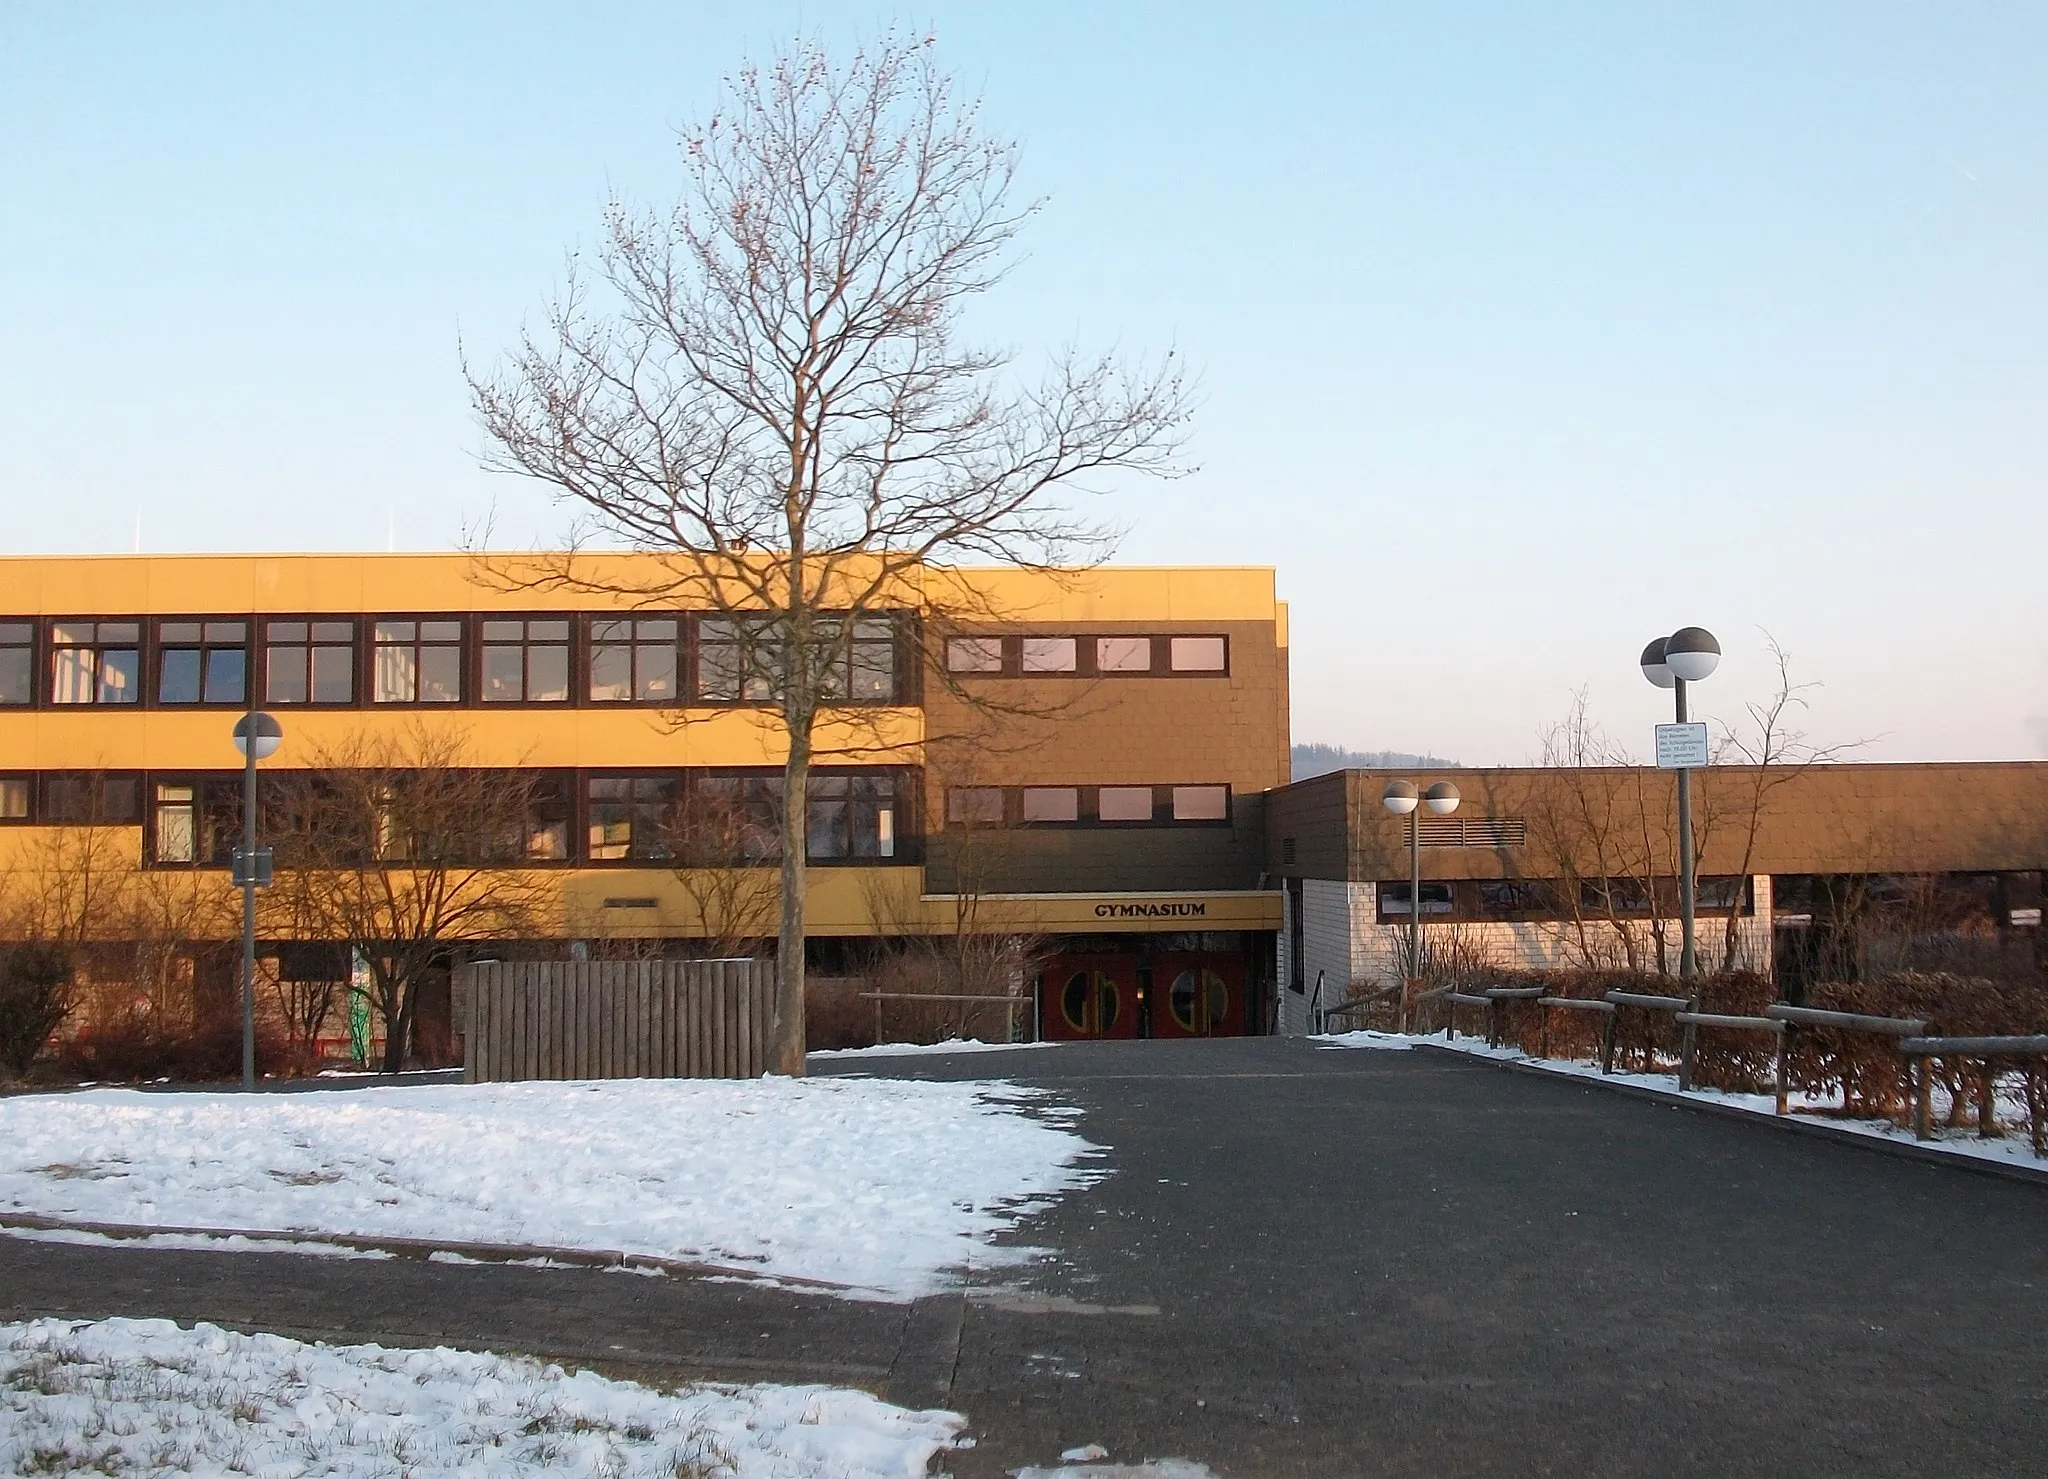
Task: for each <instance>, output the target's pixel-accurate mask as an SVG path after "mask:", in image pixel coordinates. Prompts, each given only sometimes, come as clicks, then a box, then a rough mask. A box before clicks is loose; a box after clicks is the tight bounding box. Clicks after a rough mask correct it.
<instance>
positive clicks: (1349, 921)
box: [1280, 874, 1771, 1036]
mask: <svg viewBox="0 0 2048 1479" xmlns="http://www.w3.org/2000/svg"><path fill="white" fill-rule="evenodd" d="M1753 884H1754V887H1755V891H1756V913H1755V914H1754V915H1752V916H1750V917H1748V918H1745V919H1744V920H1743V921H1742V922H1741V924H1740V925H1739V926H1738V928H1737V938H1738V940H1739V941H1740V944H1739V947H1738V949H1739V953H1740V956H1741V958H1740V959H1739V960H1738V962H1737V963H1738V964H1739V965H1742V966H1746V967H1748V968H1749V969H1751V970H1757V971H1762V972H1764V973H1766V974H1768V973H1769V972H1770V969H1771V880H1770V876H1769V875H1768V874H1759V875H1757V876H1756V878H1755V879H1754V880H1753ZM1376 902H1377V901H1376V899H1375V897H1374V894H1373V885H1371V884H1370V883H1339V882H1333V881H1331V880H1327V879H1320V878H1310V879H1305V880H1303V883H1302V936H1303V938H1302V966H1303V969H1302V975H1301V979H1302V985H1303V988H1304V989H1303V991H1302V994H1300V995H1296V994H1295V993H1294V992H1292V991H1288V990H1285V989H1283V990H1282V991H1281V993H1280V1031H1281V1032H1282V1033H1284V1034H1287V1035H1289V1036H1298V1035H1300V1034H1302V1033H1305V1032H1308V1031H1309V1030H1311V1029H1310V1023H1309V1005H1310V1003H1311V1002H1313V1001H1314V1000H1315V987H1316V972H1317V971H1321V972H1322V973H1323V995H1322V1005H1323V1006H1324V1007H1328V1006H1330V1005H1331V1004H1333V1003H1335V1002H1339V1001H1342V1000H1343V999H1344V997H1345V996H1346V995H1347V987H1349V986H1350V985H1351V984H1353V983H1357V984H1359V985H1372V986H1390V985H1392V984H1393V983H1394V982H1396V981H1398V980H1399V979H1400V978H1401V961H1402V954H1403V947H1404V945H1405V943H1406V940H1407V933H1408V931H1407V926H1406V924H1398V923H1397V924H1386V925H1383V924H1380V923H1378V922H1377V920H1376V919H1375V917H1374V915H1375V911H1376ZM1721 927H1722V926H1721V921H1720V920H1719V919H1702V920H1701V921H1700V925H1699V951H1700V958H1701V961H1702V963H1703V964H1707V965H1713V964H1716V963H1718V962H1719V960H1720V957H1721ZM1444 928H1447V926H1444V925H1431V924H1430V923H1429V921H1428V918H1427V916H1425V917H1424V921H1423V929H1424V931H1425V933H1427V932H1429V931H1431V930H1441V929H1444ZM1456 928H1457V929H1458V930H1459V932H1460V934H1461V935H1462V936H1463V937H1464V938H1465V939H1466V940H1468V941H1471V942H1473V944H1474V945H1475V947H1477V948H1479V949H1482V950H1483V951H1484V952H1485V954H1486V956H1487V958H1489V959H1490V960H1491V962H1492V963H1493V964H1494V965H1495V966H1497V967H1498V968H1499V969H1501V970H1549V969H1555V968H1558V967H1561V966H1568V965H1573V964H1576V963H1578V962H1579V960H1580V951H1579V949H1578V941H1577V940H1576V938H1575V937H1574V933H1573V931H1572V928H1571V926H1570V925H1569V924H1562V923H1544V924H1461V925H1458V926H1456ZM1634 933H1635V935H1636V937H1637V939H1639V940H1640V941H1641V942H1642V956H1643V959H1644V960H1645V961H1646V962H1649V961H1653V960H1654V953H1655V949H1656V947H1655V945H1654V943H1653V942H1652V939H1651V933H1650V927H1649V924H1648V922H1647V921H1645V922H1642V923H1639V924H1637V925H1635V926H1634ZM1678 933H1679V931H1678V921H1677V920H1675V919H1673V920H1669V921H1667V922H1666V925H1665V938H1666V939H1667V940H1668V941H1669V942H1670V944H1669V948H1670V951H1671V960H1670V966H1671V968H1672V969H1673V970H1674V971H1675V970H1677V968H1678V961H1677V951H1678ZM1588 935H1589V939H1590V941H1591V943H1592V946H1593V948H1594V949H1595V950H1603V949H1612V950H1613V951H1614V953H1615V956H1616V959H1615V961H1614V964H1616V965H1620V964H1621V963H1622V960H1621V951H1620V946H1619V944H1618V942H1616V941H1615V939H1614V931H1613V926H1612V925H1610V924H1607V923H1605V922H1604V921H1603V922H1601V923H1600V924H1598V925H1597V926H1590V925H1589V928H1588ZM1280 938H1281V950H1282V953H1283V958H1282V960H1281V975H1280V979H1281V981H1282V982H1283V983H1284V982H1286V981H1287V980H1289V979H1290V977H1289V975H1288V973H1287V967H1288V962H1287V961H1286V959H1285V958H1284V954H1285V950H1286V945H1287V940H1288V938H1289V936H1288V933H1287V931H1286V930H1284V929H1283V930H1282V932H1281V937H1280Z"/></svg>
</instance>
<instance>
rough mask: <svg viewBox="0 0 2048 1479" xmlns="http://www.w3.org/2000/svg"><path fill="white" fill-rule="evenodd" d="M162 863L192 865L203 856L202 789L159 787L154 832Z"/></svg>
mask: <svg viewBox="0 0 2048 1479" xmlns="http://www.w3.org/2000/svg"><path fill="white" fill-rule="evenodd" d="M152 832H153V834H154V839H155V856H156V861H158V862H159V863H189V862H192V861H194V860H195V859H196V858H197V857H198V856H199V788H198V787H197V786H189V785H188V786H167V785H164V786H158V787H157V788H156V818H155V826H154V827H153V828H152Z"/></svg>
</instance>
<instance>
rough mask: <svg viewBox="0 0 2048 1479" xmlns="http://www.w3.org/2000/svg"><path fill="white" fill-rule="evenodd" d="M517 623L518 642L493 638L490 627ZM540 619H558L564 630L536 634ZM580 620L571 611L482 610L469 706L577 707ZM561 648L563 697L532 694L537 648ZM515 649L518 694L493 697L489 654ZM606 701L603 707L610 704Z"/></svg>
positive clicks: (475, 637)
mask: <svg viewBox="0 0 2048 1479" xmlns="http://www.w3.org/2000/svg"><path fill="white" fill-rule="evenodd" d="M514 622H516V623H518V625H519V637H518V639H517V640H516V641H514V640H512V639H510V638H506V637H502V636H500V637H492V636H491V635H490V628H491V627H492V625H494V624H496V623H505V624H511V623H514ZM537 622H558V623H560V624H561V626H562V629H563V635H562V636H561V637H560V638H559V639H556V638H553V637H538V638H537V637H535V636H534V635H533V631H532V628H533V626H534V624H535V623H537ZM578 630H579V623H578V621H577V614H576V613H575V612H571V611H521V612H513V611H503V612H500V611H483V612H477V613H476V614H475V616H474V619H473V625H472V632H473V639H472V646H473V647H474V648H475V650H476V655H475V658H474V660H473V662H472V664H471V667H472V673H471V677H472V680H473V681H472V686H471V689H470V694H471V697H470V698H469V699H468V701H467V705H468V706H469V707H474V708H479V709H522V708H532V709H573V708H576V707H578V703H577V694H578V683H579V681H580V679H581V676H582V669H581V667H580V665H579V664H578V663H577V660H576V658H577V648H578V646H579V645H580V644H579V643H578V640H577V634H578ZM555 647H560V648H561V649H562V670H563V687H562V696H561V697H560V698H535V697H533V654H534V652H535V650H536V649H549V648H555ZM514 648H516V649H517V651H518V653H519V697H518V698H492V697H491V696H490V673H489V668H490V654H491V653H492V652H493V651H505V650H507V649H514ZM612 702H613V701H609V700H608V701H607V702H606V703H605V704H604V705H603V707H610V706H611V703H612Z"/></svg>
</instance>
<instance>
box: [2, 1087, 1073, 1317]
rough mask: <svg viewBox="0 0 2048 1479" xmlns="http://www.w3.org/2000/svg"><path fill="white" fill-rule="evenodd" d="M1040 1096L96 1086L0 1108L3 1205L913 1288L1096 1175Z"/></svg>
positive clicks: (111, 1219)
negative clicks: (640, 1259)
mask: <svg viewBox="0 0 2048 1479" xmlns="http://www.w3.org/2000/svg"><path fill="white" fill-rule="evenodd" d="M1072 1121H1073V1114H1072V1112H1071V1111H1067V1110H1063V1109H1060V1108H1059V1107H1057V1106H1056V1105H1053V1104H1051V1103H1050V1102H1049V1101H1048V1100H1047V1098H1046V1096H1044V1095H1043V1094H1042V1093H1041V1092H1040V1091H1038V1090H1034V1089H1028V1088H1021V1087H1017V1086H1014V1085H1009V1084H1003V1083H992V1082H977V1083H920V1082H909V1081H905V1080H891V1079H868V1078H819V1079H785V1078H761V1079H751V1080H744V1081H731V1080H717V1079H694V1080H690V1079H667V1080H653V1079H638V1080H621V1081H612V1082H605V1083H523V1084H449V1085H431V1086H424V1087H410V1088H365V1089H360V1090H353V1091H349V1092H343V1093H324V1094H268V1095H257V1096H254V1097H249V1096H244V1095H241V1094H232V1093H202V1094H152V1093H141V1092H136V1091H133V1090H119V1089H100V1090H93V1091H91V1092H87V1093H78V1094H61V1095H23V1096H20V1097H14V1098H8V1099H4V1100H0V1209H5V1210H9V1211H14V1212H27V1213H36V1214H40V1215H43V1216H49V1217H55V1218H60V1219H62V1220H64V1221H67V1222H74V1223H86V1222H97V1223H123V1224H140V1225H147V1226H152V1227H171V1228H211V1229H228V1230H232V1231H237V1232H249V1233H261V1232H296V1233H322V1232H326V1233H341V1234H351V1235H355V1236H361V1237H379V1236H382V1237H408V1238H421V1239H427V1240H439V1241H442V1242H451V1243H488V1244H499V1245H515V1246H524V1247H532V1246H540V1247H559V1248H576V1249H588V1250H599V1251H618V1252H624V1253H632V1254H641V1255H651V1256H654V1257H660V1258H670V1259H678V1260H684V1261H692V1262H702V1263H712V1264H721V1265H726V1266H729V1267H732V1268H737V1269H744V1270H746V1271H749V1272H753V1273H758V1274H761V1275H764V1276H769V1277H781V1278H791V1279H815V1280H824V1281H828V1282H831V1283H835V1284H843V1285H849V1286H853V1288H852V1291H851V1292H854V1293H857V1294H861V1295H864V1296H871V1297H879V1298H894V1299H909V1298H915V1297H916V1296H918V1295H920V1294H923V1293H927V1292H930V1291H932V1290H935V1289H937V1288H939V1287H941V1286H942V1285H943V1284H944V1282H945V1279H946V1271H948V1270H952V1269H958V1268H960V1267H962V1266H963V1265H966V1264H967V1263H969V1262H970V1261H971V1262H973V1263H974V1264H977V1265H980V1266H983V1267H988V1266H991V1265H1000V1264H1010V1263H1019V1262H1025V1261H1028V1260H1029V1259H1030V1258H1031V1257H1032V1256H1033V1254H1032V1251H1031V1250H1028V1249H1019V1248H1014V1247H998V1246H995V1245H993V1244H991V1243H990V1242H989V1239H990V1238H991V1237H992V1236H993V1235H995V1234H997V1233H999V1232H1002V1231H1004V1230H1006V1229H1009V1228H1012V1227H1014V1226H1015V1225H1016V1223H1017V1221H1018V1219H1019V1217H1020V1216H1021V1215H1022V1214H1023V1213H1024V1212H1026V1211H1028V1210H1029V1209H1030V1208H1031V1207H1032V1206H1034V1205H1038V1204H1041V1203H1042V1202H1043V1201H1044V1200H1046V1199H1050V1198H1053V1197H1056V1196H1058V1195H1060V1194H1062V1193H1064V1192H1067V1191H1070V1190H1073V1189H1075V1188H1077V1187H1080V1186H1083V1185H1086V1184H1088V1183H1089V1182H1090V1181H1092V1180H1093V1179H1094V1177H1095V1175H1096V1173H1095V1172H1094V1171H1092V1170H1091V1169H1089V1168H1088V1167H1087V1166H1086V1165H1085V1164H1084V1162H1086V1161H1088V1160H1089V1159H1091V1158H1092V1156H1093V1155H1094V1153H1095V1147H1093V1146H1091V1145H1089V1144H1088V1142H1087V1141H1085V1140H1083V1139H1082V1138H1081V1137H1080V1136H1079V1135H1078V1134H1076V1133H1075V1132H1074V1130H1073V1129H1072V1127H1071V1126H1072Z"/></svg>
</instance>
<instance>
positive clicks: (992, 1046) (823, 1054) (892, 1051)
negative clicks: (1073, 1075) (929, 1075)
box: [804, 1037, 1059, 1058]
mask: <svg viewBox="0 0 2048 1479" xmlns="http://www.w3.org/2000/svg"><path fill="white" fill-rule="evenodd" d="M1058 1046H1059V1044H1058V1043H1056V1042H983V1041H982V1040H981V1039H980V1038H976V1037H959V1038H953V1039H951V1040H950V1041H947V1042H882V1043H876V1044H875V1045H874V1046H873V1047H867V1048H818V1049H815V1050H813V1051H812V1052H808V1053H806V1054H804V1057H806V1058H920V1057H923V1056H925V1055H926V1054H929V1053H1013V1052H1019V1051H1021V1050H1023V1049H1025V1048H1056V1047H1058Z"/></svg>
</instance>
